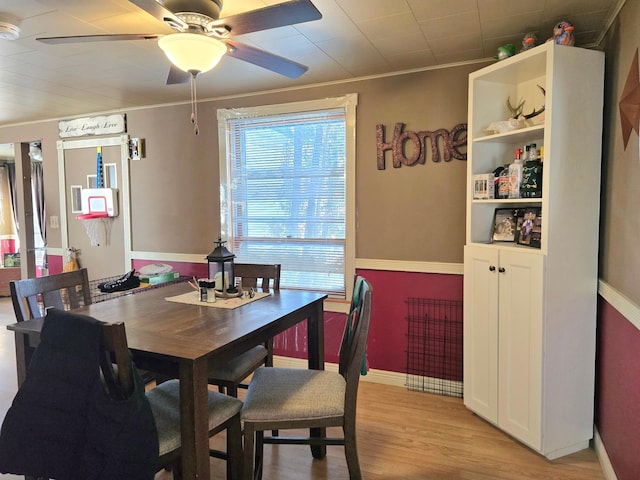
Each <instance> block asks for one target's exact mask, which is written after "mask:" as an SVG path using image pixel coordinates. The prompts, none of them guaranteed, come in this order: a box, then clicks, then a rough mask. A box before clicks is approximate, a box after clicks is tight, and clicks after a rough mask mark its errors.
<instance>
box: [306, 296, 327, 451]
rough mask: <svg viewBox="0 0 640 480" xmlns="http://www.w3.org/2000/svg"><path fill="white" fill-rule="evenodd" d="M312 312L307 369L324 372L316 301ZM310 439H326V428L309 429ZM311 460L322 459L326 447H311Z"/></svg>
mask: <svg viewBox="0 0 640 480" xmlns="http://www.w3.org/2000/svg"><path fill="white" fill-rule="evenodd" d="M314 307H315V308H314V312H313V313H312V314H310V315H309V317H308V318H307V342H308V343H307V350H308V352H309V368H310V369H315V370H324V304H323V302H322V301H318V302H316V303H315V305H314ZM309 435H310V436H311V437H326V436H327V429H326V428H311V429H310V431H309ZM311 454H312V455H313V458H324V457H325V456H326V454H327V446H326V445H311Z"/></svg>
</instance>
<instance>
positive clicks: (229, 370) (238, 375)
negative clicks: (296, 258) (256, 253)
mask: <svg viewBox="0 0 640 480" xmlns="http://www.w3.org/2000/svg"><path fill="white" fill-rule="evenodd" d="M280 270H281V265H280V264H258V263H236V264H235V265H234V273H235V276H236V278H240V281H241V282H242V288H243V289H245V290H246V289H248V288H253V289H254V290H257V291H262V292H268V291H270V290H273V291H276V292H277V291H279V290H280ZM262 365H265V366H269V367H270V366H273V339H269V340H268V341H267V342H266V344H265V345H257V346H255V347H253V348H251V349H249V350H247V351H246V352H244V353H243V354H241V355H239V356H237V357H235V358H233V359H231V360H230V361H228V362H227V363H225V364H224V365H211V366H210V367H209V383H210V384H211V385H217V386H218V387H219V389H220V391H221V392H226V393H227V395H231V396H234V397H237V396H238V388H239V387H240V388H246V387H247V384H246V383H244V380H245V379H246V378H247V377H248V376H249V375H251V374H252V373H253V372H254V371H255V370H256V369H257V368H259V367H260V366H262Z"/></svg>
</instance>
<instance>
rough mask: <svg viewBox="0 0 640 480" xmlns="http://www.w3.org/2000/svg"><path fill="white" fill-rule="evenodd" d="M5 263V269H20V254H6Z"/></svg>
mask: <svg viewBox="0 0 640 480" xmlns="http://www.w3.org/2000/svg"><path fill="white" fill-rule="evenodd" d="M3 261H4V266H5V267H19V266H20V254H19V253H5V254H4V258H3Z"/></svg>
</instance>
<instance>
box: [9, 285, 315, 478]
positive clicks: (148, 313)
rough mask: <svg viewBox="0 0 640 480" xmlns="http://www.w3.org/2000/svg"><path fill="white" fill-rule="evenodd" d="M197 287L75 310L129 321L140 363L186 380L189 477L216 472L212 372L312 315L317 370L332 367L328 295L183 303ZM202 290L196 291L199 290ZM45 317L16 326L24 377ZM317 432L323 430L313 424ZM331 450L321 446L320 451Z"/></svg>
mask: <svg viewBox="0 0 640 480" xmlns="http://www.w3.org/2000/svg"><path fill="white" fill-rule="evenodd" d="M190 291H191V287H190V285H189V284H188V283H179V284H174V285H170V286H167V287H164V288H158V289H153V290H149V291H147V292H140V293H137V294H135V295H127V296H122V297H119V298H115V299H113V300H109V301H105V302H100V303H94V304H91V305H87V306H84V307H81V308H78V309H74V310H73V311H74V312H77V313H81V314H85V315H89V316H92V317H94V318H96V319H98V320H101V321H104V322H109V323H115V322H124V324H125V327H126V332H127V341H128V344H129V349H130V351H131V352H132V357H133V360H134V363H135V365H136V366H137V367H138V368H141V369H145V370H149V371H152V372H157V373H158V374H162V375H168V376H171V377H174V378H179V379H180V419H181V439H182V472H183V478H185V479H208V478H210V464H209V432H208V416H209V414H208V405H207V398H208V393H207V389H208V388H209V387H208V384H207V372H208V370H209V366H210V365H212V364H222V363H224V362H226V361H228V360H230V359H232V358H234V357H236V356H237V355H239V354H241V353H243V352H245V351H246V350H248V349H250V348H252V347H254V346H256V345H259V344H261V343H264V342H266V341H268V340H269V339H271V338H273V337H274V336H275V335H277V334H279V333H281V332H283V331H285V330H287V329H288V328H290V327H292V326H293V325H295V324H297V323H299V322H303V321H306V325H307V358H308V366H309V368H311V369H320V370H322V369H324V315H323V312H324V307H323V304H324V300H325V299H326V298H327V296H326V294H322V293H316V292H306V291H299V290H280V291H277V292H273V291H272V292H269V294H268V295H265V296H261V297H259V298H252V299H251V300H250V301H249V300H246V301H245V300H243V299H241V298H238V299H237V303H238V304H237V305H236V306H234V305H231V306H229V304H230V303H233V302H232V300H233V299H230V300H226V301H225V302H226V304H227V306H226V308H223V307H222V303H220V305H217V303H218V302H216V303H205V302H199V301H195V302H186V303H185V302H178V301H174V300H173V299H176V298H179V297H184V296H188V295H189V292H190ZM193 293H195V292H193ZM42 322H43V319H42V318H40V319H34V320H28V321H24V322H18V323H14V324H11V325H9V326H8V327H7V328H8V329H9V330H12V331H13V332H14V334H15V341H16V365H17V373H18V382H19V384H20V383H21V382H22V381H23V380H24V378H25V376H26V372H27V367H28V363H29V359H30V357H31V354H32V352H33V351H34V348H35V347H36V345H37V343H38V342H39V333H40V329H41V327H42ZM311 434H312V435H323V434H324V432H323V431H321V430H313V431H312V432H311ZM322 453H323V452H318V451H317V450H316V451H314V456H316V457H317V456H322Z"/></svg>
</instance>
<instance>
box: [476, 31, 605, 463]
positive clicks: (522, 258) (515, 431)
mask: <svg viewBox="0 0 640 480" xmlns="http://www.w3.org/2000/svg"><path fill="white" fill-rule="evenodd" d="M537 85H540V86H542V87H543V88H544V89H545V90H546V96H545V98H543V97H542V93H541V91H540V90H539V88H538V87H537ZM603 87H604V54H603V53H602V52H598V51H592V50H586V49H581V48H576V47H567V46H560V45H555V44H553V43H545V44H543V45H540V46H538V47H536V48H534V49H532V50H529V51H526V52H523V53H519V54H517V55H515V56H514V57H511V58H509V59H506V60H503V61H500V62H497V63H495V64H493V65H490V66H488V67H485V68H483V69H481V70H479V71H477V72H474V73H472V74H471V75H470V76H469V125H468V132H469V140H468V166H467V169H468V170H467V211H466V213H467V226H466V232H467V233H466V245H465V253H464V402H465V405H466V406H467V407H468V408H469V409H471V410H472V411H474V412H476V413H477V414H478V415H480V416H482V417H483V418H485V419H486V420H488V421H489V422H491V423H493V424H494V425H496V426H497V427H498V428H500V429H502V430H504V431H505V432H507V433H508V434H510V435H512V436H513V437H514V438H516V439H518V440H519V441H521V442H522V443H524V444H526V445H528V446H529V447H531V448H532V449H534V450H535V451H536V452H539V453H540V454H542V455H544V456H546V457H547V458H550V459H553V458H558V457H560V456H563V455H566V454H569V453H572V452H575V451H578V450H581V449H583V448H586V447H587V446H588V443H589V440H590V439H591V438H592V436H593V410H594V406H593V399H594V376H595V331H596V301H597V286H598V226H599V205H600V163H601V148H602V145H601V144H602V112H603ZM508 97H509V98H510V99H511V104H512V105H514V106H515V105H516V104H517V103H519V102H520V101H521V100H525V102H526V103H525V106H524V111H525V113H529V112H531V111H532V110H533V109H534V108H540V106H541V105H542V103H543V102H544V103H545V105H546V110H545V112H544V114H543V115H544V117H543V118H539V119H538V123H539V124H537V125H535V126H529V127H525V128H522V129H519V130H514V131H511V132H506V133H500V134H490V133H489V132H487V130H486V128H487V126H488V125H489V124H490V123H492V122H495V121H499V120H506V119H507V118H509V115H510V112H509V109H508V108H507V104H506V102H507V98H508ZM534 142H535V143H536V144H537V145H538V147H539V146H541V145H543V146H544V167H543V182H542V197H541V198H536V199H532V198H528V199H508V200H500V199H495V200H474V199H473V175H475V174H481V173H489V172H492V171H493V170H494V169H495V168H496V167H498V166H500V165H504V164H506V163H511V161H512V159H513V152H514V150H515V149H516V148H518V147H519V148H523V146H524V145H525V144H529V143H534ZM526 206H539V207H540V208H541V212H542V240H541V248H539V249H538V248H531V247H526V246H521V245H517V244H515V243H504V242H503V243H491V242H490V236H491V224H492V221H493V214H494V211H495V209H496V208H499V207H500V208H502V207H511V208H518V207H526Z"/></svg>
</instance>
